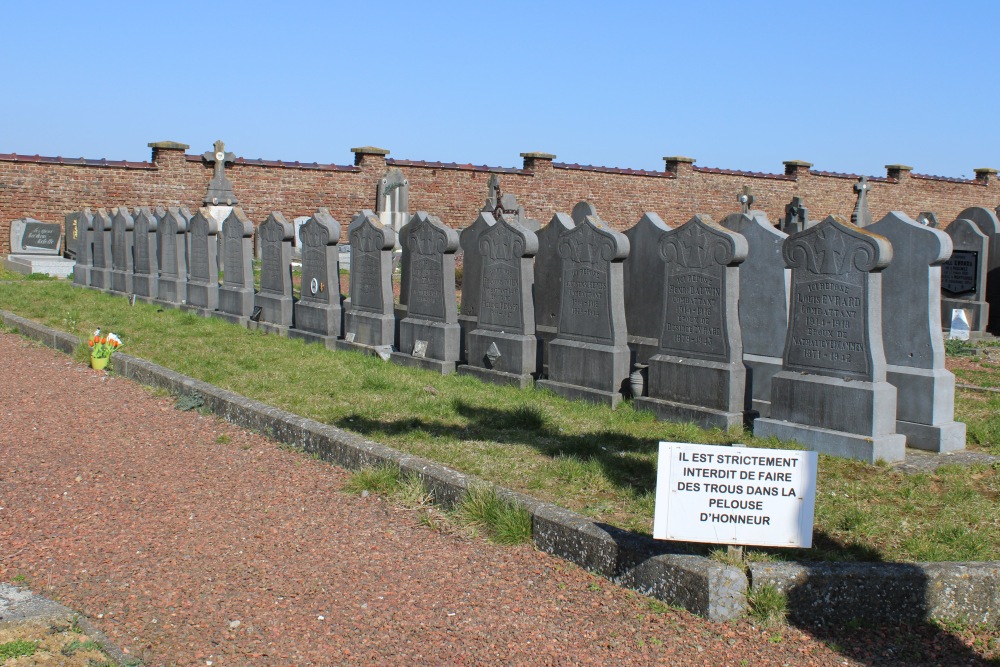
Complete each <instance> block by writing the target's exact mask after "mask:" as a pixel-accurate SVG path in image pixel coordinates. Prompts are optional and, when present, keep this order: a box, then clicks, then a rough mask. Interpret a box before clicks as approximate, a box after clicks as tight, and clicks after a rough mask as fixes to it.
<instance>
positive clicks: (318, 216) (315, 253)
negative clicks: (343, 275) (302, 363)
mask: <svg viewBox="0 0 1000 667" xmlns="http://www.w3.org/2000/svg"><path fill="white" fill-rule="evenodd" d="M299 238H300V239H301V240H302V288H301V290H300V295H301V296H300V298H299V300H298V301H296V302H295V307H294V312H295V317H294V322H295V325H294V328H293V329H289V331H288V335H289V336H291V337H292V338H303V339H305V340H308V341H311V342H315V343H322V344H323V345H325V346H326V347H327V348H329V349H334V348H335V347H336V342H337V338H338V337H339V336H340V331H341V325H342V322H343V317H342V316H341V312H342V311H341V307H340V262H339V258H340V252H339V251H338V249H337V243H338V242H339V241H340V223H338V222H337V221H336V220H334V219H333V216H332V215H330V211H329V210H328V209H325V208H321V209H319V210H318V211H316V213H315V214H313V216H312V217H311V218H309V219H308V220H306V222H305V224H304V225H302V228H301V229H300V230H299ZM353 281H354V275H353V274H351V282H353ZM261 287H263V281H262V282H261ZM390 300H391V296H390Z"/></svg>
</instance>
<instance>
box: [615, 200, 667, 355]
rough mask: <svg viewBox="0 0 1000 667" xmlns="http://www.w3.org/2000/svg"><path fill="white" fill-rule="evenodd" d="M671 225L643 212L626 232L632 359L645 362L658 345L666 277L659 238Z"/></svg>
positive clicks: (626, 290)
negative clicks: (628, 249)
mask: <svg viewBox="0 0 1000 667" xmlns="http://www.w3.org/2000/svg"><path fill="white" fill-rule="evenodd" d="M668 231H670V227H669V226H668V225H667V224H666V223H665V222H663V220H661V219H660V216H658V215H657V214H655V213H645V214H643V216H642V218H641V219H640V220H639V222H637V223H636V224H635V226H634V227H632V228H631V229H628V230H626V231H625V236H627V237H628V242H629V248H631V250H630V251H629V254H628V257H626V258H625V263H624V266H623V270H624V276H625V321H626V323H627V325H628V326H627V328H628V345H629V348H630V349H631V350H632V355H633V362H634V363H638V364H646V363H648V362H649V358H650V357H652V356H653V355H654V354H656V352H657V350H658V349H659V347H660V331H661V329H663V281H664V279H665V278H666V273H665V267H664V263H663V256H662V255H660V239H661V238H662V237H663V235H664V234H665V233H667V232H668Z"/></svg>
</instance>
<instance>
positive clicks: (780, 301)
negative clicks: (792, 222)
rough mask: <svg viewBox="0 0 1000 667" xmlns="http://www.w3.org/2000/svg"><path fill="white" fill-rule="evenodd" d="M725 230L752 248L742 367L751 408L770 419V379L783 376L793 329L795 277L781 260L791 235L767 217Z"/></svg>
mask: <svg viewBox="0 0 1000 667" xmlns="http://www.w3.org/2000/svg"><path fill="white" fill-rule="evenodd" d="M722 226H723V227H725V228H726V229H728V230H729V231H732V232H736V233H737V234H740V235H741V236H743V238H745V239H746V242H747V258H746V260H745V261H744V262H743V263H742V264H741V265H740V305H739V312H740V331H741V332H742V335H743V364H744V365H745V366H746V367H747V370H748V371H749V375H748V378H747V379H748V382H749V383H750V385H751V388H752V399H753V401H752V407H753V409H754V410H756V411H757V412H758V413H760V415H761V416H763V417H766V416H768V414H769V413H770V410H771V378H772V377H774V375H775V373H778V372H780V371H781V355H782V354H783V353H784V351H785V332H786V330H787V328H788V296H789V294H788V292H789V288H790V286H791V272H790V271H789V270H788V269H786V268H785V263H784V262H783V261H782V259H781V245H782V244H783V243H784V241H785V239H786V238H788V234H785V233H784V232H781V231H778V230H777V229H775V228H774V225H772V224H771V221H770V220H768V219H767V215H765V214H764V213H763V212H762V211H751V212H750V214H749V215H744V214H742V213H734V214H733V215H730V216H726V219H725V220H723V221H722Z"/></svg>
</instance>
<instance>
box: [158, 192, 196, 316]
mask: <svg viewBox="0 0 1000 667" xmlns="http://www.w3.org/2000/svg"><path fill="white" fill-rule="evenodd" d="M156 217H157V218H158V220H159V222H158V223H157V226H156V235H157V243H158V247H159V249H160V262H159V280H158V281H157V284H156V287H157V289H156V298H157V300H159V301H160V302H163V303H167V304H173V305H177V304H182V303H187V298H188V295H187V272H188V257H187V243H186V239H187V231H188V225H189V223H190V220H191V212H190V211H188V210H187V209H186V208H179V207H177V206H170V207H168V208H166V209H164V208H162V207H158V208H157V209H156Z"/></svg>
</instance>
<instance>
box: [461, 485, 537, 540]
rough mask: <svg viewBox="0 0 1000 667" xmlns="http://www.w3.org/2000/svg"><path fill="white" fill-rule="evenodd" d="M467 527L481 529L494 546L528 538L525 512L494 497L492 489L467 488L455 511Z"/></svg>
mask: <svg viewBox="0 0 1000 667" xmlns="http://www.w3.org/2000/svg"><path fill="white" fill-rule="evenodd" d="M456 515H457V516H458V517H459V519H460V520H461V521H462V522H463V523H465V524H466V525H469V526H474V527H478V528H482V529H483V531H485V532H486V534H487V535H488V536H489V538H490V540H492V541H493V542H496V543H497V544H520V543H522V542H527V541H529V540H530V539H531V515H530V514H529V513H528V511H527V510H526V509H524V508H523V507H520V506H518V505H516V504H515V503H513V502H511V501H509V500H506V499H504V498H501V497H500V496H499V495H497V491H496V489H495V488H494V487H492V486H488V485H485V484H477V485H474V486H471V487H469V489H468V490H467V491H466V493H465V495H464V496H463V497H462V501H461V502H460V503H459V505H458V507H457V508H456Z"/></svg>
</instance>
